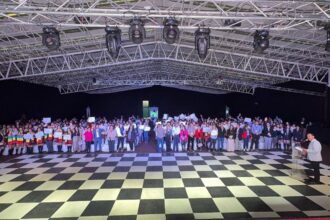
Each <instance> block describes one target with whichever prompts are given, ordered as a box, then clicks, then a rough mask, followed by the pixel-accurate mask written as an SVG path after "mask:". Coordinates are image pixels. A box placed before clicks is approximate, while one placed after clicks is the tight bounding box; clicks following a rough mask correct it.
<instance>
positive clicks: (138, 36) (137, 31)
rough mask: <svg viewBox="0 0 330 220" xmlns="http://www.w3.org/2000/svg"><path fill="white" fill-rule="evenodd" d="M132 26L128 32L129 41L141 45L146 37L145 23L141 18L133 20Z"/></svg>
mask: <svg viewBox="0 0 330 220" xmlns="http://www.w3.org/2000/svg"><path fill="white" fill-rule="evenodd" d="M130 25H131V26H130V28H129V30H128V35H129V39H130V40H132V42H133V43H135V44H141V43H142V42H143V39H144V38H145V37H146V30H145V29H144V23H143V21H142V20H141V19H139V18H133V19H132V20H131V21H130Z"/></svg>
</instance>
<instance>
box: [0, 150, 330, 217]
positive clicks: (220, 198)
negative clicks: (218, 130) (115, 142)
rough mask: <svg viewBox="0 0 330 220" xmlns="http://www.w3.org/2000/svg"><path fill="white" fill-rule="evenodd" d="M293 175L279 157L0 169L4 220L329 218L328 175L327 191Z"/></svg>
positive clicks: (37, 161) (40, 159)
mask: <svg viewBox="0 0 330 220" xmlns="http://www.w3.org/2000/svg"><path fill="white" fill-rule="evenodd" d="M300 166H301V168H306V169H307V168H308V166H309V164H308V163H305V164H302V165H300ZM291 167H292V163H291V160H290V155H287V154H284V153H282V152H267V153H258V152H248V153H229V152H228V153H227V152H225V153H216V154H212V153H168V154H157V153H154V154H136V153H126V154H118V153H116V154H73V155H66V154H63V155H59V154H50V155H46V154H45V155H23V156H20V157H17V158H15V159H11V160H9V161H6V162H3V163H1V164H0V175H1V176H0V219H93V220H98V219H121V220H123V219H152V220H154V219H180V220H181V219H222V218H279V217H282V218H287V217H290V218H294V217H315V216H330V211H329V210H330V197H329V195H330V185H329V184H330V177H329V176H330V167H329V166H326V165H321V167H322V170H321V174H322V177H321V181H322V183H323V184H322V185H305V184H304V183H303V182H301V181H299V180H296V179H294V178H292V177H291V176H290V173H291Z"/></svg>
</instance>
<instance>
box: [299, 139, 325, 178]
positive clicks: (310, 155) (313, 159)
mask: <svg viewBox="0 0 330 220" xmlns="http://www.w3.org/2000/svg"><path fill="white" fill-rule="evenodd" d="M307 139H308V141H310V143H309V145H308V149H305V148H304V149H303V153H304V155H306V156H307V159H308V160H309V161H310V163H311V165H312V168H313V173H314V179H310V180H307V183H308V184H321V182H320V163H321V162H322V155H321V151H322V146H321V143H320V142H319V141H318V140H316V139H315V136H314V134H313V133H308V134H307Z"/></svg>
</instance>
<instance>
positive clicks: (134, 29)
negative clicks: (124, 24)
mask: <svg viewBox="0 0 330 220" xmlns="http://www.w3.org/2000/svg"><path fill="white" fill-rule="evenodd" d="M178 26H179V22H178V21H177V20H176V19H174V18H167V19H166V20H165V21H164V28H163V39H164V40H165V42H166V43H168V44H174V43H175V42H176V41H177V40H178V39H179V36H180V30H179V27H178ZM105 32H106V35H105V39H106V46H107V49H108V51H109V53H110V55H111V56H112V57H117V56H118V54H119V50H120V48H121V30H120V29H119V28H118V27H110V26H106V27H105ZM210 33H211V30H210V29H209V28H205V27H199V28H198V29H197V30H196V31H195V48H196V50H197V52H198V55H199V57H200V58H202V59H204V58H205V57H206V55H207V51H208V49H209V48H210ZM128 35H129V39H130V40H131V41H132V42H133V43H135V44H141V43H142V42H143V40H144V38H146V31H145V28H144V22H143V21H142V20H141V19H138V18H134V19H132V20H131V21H130V28H129V30H128Z"/></svg>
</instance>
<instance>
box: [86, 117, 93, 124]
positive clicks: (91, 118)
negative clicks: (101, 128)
mask: <svg viewBox="0 0 330 220" xmlns="http://www.w3.org/2000/svg"><path fill="white" fill-rule="evenodd" d="M87 122H88V123H94V122H95V117H89V118H88V119H87Z"/></svg>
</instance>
